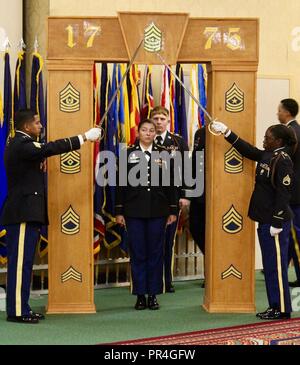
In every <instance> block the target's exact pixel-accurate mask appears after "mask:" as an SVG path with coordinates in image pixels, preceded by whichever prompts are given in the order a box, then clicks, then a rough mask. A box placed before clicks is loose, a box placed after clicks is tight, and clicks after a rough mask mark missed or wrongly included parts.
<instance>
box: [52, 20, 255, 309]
mask: <svg viewBox="0 0 300 365" xmlns="http://www.w3.org/2000/svg"><path fill="white" fill-rule="evenodd" d="M152 23H153V24H154V25H155V26H156V27H157V28H158V29H159V31H160V32H161V34H162V44H163V48H162V50H161V51H160V53H161V55H162V56H163V58H164V60H165V61H166V63H168V64H175V63H176V62H180V63H199V62H207V63H208V74H209V80H208V84H209V95H208V100H209V112H210V114H211V115H213V116H215V117H217V118H218V119H220V120H224V121H226V123H227V124H228V125H229V126H230V127H231V128H232V129H233V130H234V131H235V132H237V133H238V134H240V135H241V136H242V137H243V138H245V139H246V140H248V141H249V142H250V143H254V142H255V115H256V71H257V65H258V35H259V34H258V20H257V19H237V18H232V19H228V18H226V19H219V18H189V16H188V14H184V13H178V14H176V13H119V14H118V17H49V18H48V54H47V60H48V61H47V67H48V138H49V140H53V139H56V138H61V137H65V136H69V135H76V134H78V133H82V132H83V131H85V130H87V129H89V128H91V127H92V126H93V64H94V62H95V61H100V62H101V61H103V62H104V61H109V62H128V61H129V60H130V59H131V57H132V54H133V52H134V50H135V49H136V48H137V46H138V44H139V43H140V41H141V39H142V37H144V32H145V29H146V28H147V29H149V27H150V28H151V26H152ZM157 60H158V59H157V56H156V55H155V54H152V53H150V52H148V51H146V50H144V49H141V50H140V52H139V54H138V56H137V58H136V61H135V62H136V63H142V64H157V63H158V62H157ZM92 153H93V151H92V145H91V144H85V145H84V146H83V148H82V149H81V150H80V151H79V153H78V154H76V156H72V158H74V159H75V161H77V164H76V163H75V167H74V168H73V169H70V170H68V169H67V170H64V168H63V164H62V159H65V158H66V156H63V157H61V156H57V157H55V158H52V159H50V160H49V163H48V167H49V183H48V185H49V188H48V200H49V218H50V226H49V300H48V309H47V312H48V313H93V312H95V305H94V285H93V247H92V241H93V237H92V235H93V164H92V160H93V158H92V156H93V155H92ZM253 177H254V165H253V163H251V162H249V161H246V160H244V159H242V158H241V156H240V155H239V154H238V153H237V152H236V151H235V150H234V149H231V146H230V145H229V144H227V143H226V142H225V141H224V139H223V138H216V137H213V136H212V135H210V134H209V133H207V148H206V213H207V214H206V216H207V220H206V257H205V277H206V288H205V297H204V304H203V305H204V308H205V309H206V310H207V311H209V312H253V311H254V310H255V302H254V258H255V255H254V250H255V244H254V242H255V238H254V237H255V236H254V224H253V223H252V222H251V221H250V220H249V219H248V218H247V211H248V203H249V198H250V195H251V192H252V188H253Z"/></svg>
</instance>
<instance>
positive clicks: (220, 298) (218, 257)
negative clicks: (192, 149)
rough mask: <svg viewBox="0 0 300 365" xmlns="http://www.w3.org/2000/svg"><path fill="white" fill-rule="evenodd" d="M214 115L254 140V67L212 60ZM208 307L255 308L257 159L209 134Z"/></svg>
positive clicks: (212, 309)
mask: <svg viewBox="0 0 300 365" xmlns="http://www.w3.org/2000/svg"><path fill="white" fill-rule="evenodd" d="M208 71H209V81H208V84H209V88H210V100H211V106H210V109H211V113H212V115H213V116H214V117H215V118H218V119H219V120H221V121H224V123H226V124H227V125H228V126H229V127H230V128H231V129H232V130H233V131H234V132H236V133H237V134H238V135H239V136H241V137H242V138H243V139H245V140H247V141H248V142H250V143H252V144H255V115H256V103H255V95H256V65H255V64H251V63H248V64H247V63H231V64H228V63H226V62H225V63H224V62H222V63H221V62H213V63H212V64H211V66H210V67H209V68H208ZM206 142H207V143H206V171H207V175H206V217H207V220H206V247H205V249H206V254H205V297H204V308H205V309H206V310H207V311H209V312H231V313H232V312H253V311H255V301H254V295H255V291H254V281H255V277H254V267H255V262H254V260H255V239H254V237H255V235H254V222H252V221H251V220H250V219H249V218H248V217H247V213H248V206H249V200H250V196H251V193H252V190H253V177H254V169H255V163H253V162H252V161H249V160H247V159H245V158H242V156H241V155H239V154H237V151H236V150H235V149H233V148H232V146H231V144H229V143H228V142H227V141H226V140H225V139H224V138H223V136H220V137H216V136H213V135H211V134H210V133H207V141H206Z"/></svg>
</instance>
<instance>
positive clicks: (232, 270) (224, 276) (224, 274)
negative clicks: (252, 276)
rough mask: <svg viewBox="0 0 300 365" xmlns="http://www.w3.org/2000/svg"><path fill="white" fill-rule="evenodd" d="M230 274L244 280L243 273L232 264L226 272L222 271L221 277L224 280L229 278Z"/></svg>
mask: <svg viewBox="0 0 300 365" xmlns="http://www.w3.org/2000/svg"><path fill="white" fill-rule="evenodd" d="M230 276H234V277H235V278H237V279H239V280H242V277H243V275H242V273H241V272H240V271H238V270H237V269H236V268H235V267H234V266H233V265H232V264H231V265H230V266H229V268H228V269H227V270H225V271H224V272H222V275H221V278H222V280H225V279H227V278H229V277H230Z"/></svg>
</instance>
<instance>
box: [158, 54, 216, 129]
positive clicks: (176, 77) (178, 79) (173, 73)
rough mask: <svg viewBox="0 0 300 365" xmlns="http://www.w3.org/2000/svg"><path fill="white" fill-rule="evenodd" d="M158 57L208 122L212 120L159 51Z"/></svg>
mask: <svg viewBox="0 0 300 365" xmlns="http://www.w3.org/2000/svg"><path fill="white" fill-rule="evenodd" d="M156 55H157V56H158V57H159V59H160V61H161V63H162V64H163V65H164V66H166V67H167V69H168V70H169V71H170V72H171V74H172V75H173V76H174V77H175V79H176V80H177V81H178V82H179V84H180V85H181V86H182V87H183V88H184V90H185V91H186V92H187V93H188V94H189V96H190V97H191V98H192V99H193V100H194V102H195V103H196V104H197V105H198V106H199V108H200V109H201V110H202V111H203V113H204V114H205V115H206V116H207V118H208V119H209V121H210V122H212V121H213V118H212V116H211V115H210V114H209V113H208V111H207V110H206V109H205V108H204V107H203V105H202V104H201V103H200V101H199V100H198V99H197V98H196V97H195V95H193V94H192V92H191V91H190V90H189V89H188V88H187V87H186V86H185V85H184V83H183V82H182V81H181V80H180V78H179V77H178V76H177V75H176V73H175V72H174V71H173V70H172V69H171V67H170V66H169V65H167V63H166V62H165V60H164V59H163V58H162V56H161V55H160V54H159V53H156Z"/></svg>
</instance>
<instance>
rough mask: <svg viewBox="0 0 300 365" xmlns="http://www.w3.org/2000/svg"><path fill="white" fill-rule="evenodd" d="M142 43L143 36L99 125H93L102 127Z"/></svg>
mask: <svg viewBox="0 0 300 365" xmlns="http://www.w3.org/2000/svg"><path fill="white" fill-rule="evenodd" d="M143 43H144V38H143V39H142V40H141V41H140V43H139V45H138V47H137V49H136V50H135V52H134V54H133V56H132V58H131V60H130V62H129V65H128V67H127V68H126V70H125V72H124V75H123V76H122V79H121V82H120V84H119V85H118V87H117V89H116V90H115V92H114V94H113V96H112V97H111V99H110V101H109V103H108V105H107V108H106V110H105V112H104V114H103V116H102V118H101V120H100V122H99V125H95V127H98V128H102V127H101V125H102V124H103V121H104V120H105V118H106V117H107V114H108V112H109V111H110V108H111V106H112V103H113V102H114V100H115V98H116V96H117V95H118V92H119V90H120V89H121V87H122V85H123V82H124V80H125V78H126V76H127V74H128V72H129V70H130V67H131V66H132V64H133V62H134V60H135V58H136V56H137V54H138V52H139V50H140V48H141V46H142V44H143Z"/></svg>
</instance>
